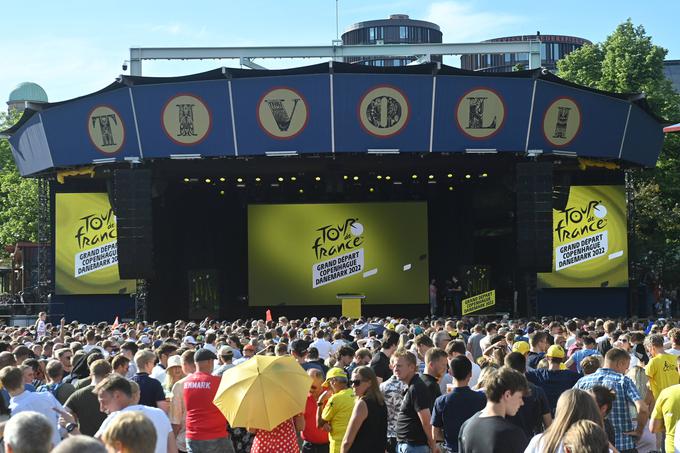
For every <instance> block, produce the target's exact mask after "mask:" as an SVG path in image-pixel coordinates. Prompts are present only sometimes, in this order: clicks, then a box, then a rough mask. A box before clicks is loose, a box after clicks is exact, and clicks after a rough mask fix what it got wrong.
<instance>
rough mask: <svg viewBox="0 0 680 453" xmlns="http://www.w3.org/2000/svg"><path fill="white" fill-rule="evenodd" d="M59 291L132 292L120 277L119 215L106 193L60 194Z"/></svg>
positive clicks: (132, 286) (130, 284)
mask: <svg viewBox="0 0 680 453" xmlns="http://www.w3.org/2000/svg"><path fill="white" fill-rule="evenodd" d="M55 212H56V213H55V216H56V222H55V223H56V231H55V242H56V253H55V273H56V293H57V294H128V293H132V292H134V290H135V281H134V280H121V279H120V277H119V276H118V251H117V240H116V236H117V233H116V216H115V215H114V214H113V210H112V209H111V204H110V203H109V199H108V196H107V194H106V193H58V194H56V209H55Z"/></svg>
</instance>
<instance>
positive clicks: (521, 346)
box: [512, 341, 531, 354]
mask: <svg viewBox="0 0 680 453" xmlns="http://www.w3.org/2000/svg"><path fill="white" fill-rule="evenodd" d="M530 349H531V347H530V346H529V343H527V342H526V341H515V342H514V343H513V344H512V352H519V353H520V354H526V353H527V352H529V350H530Z"/></svg>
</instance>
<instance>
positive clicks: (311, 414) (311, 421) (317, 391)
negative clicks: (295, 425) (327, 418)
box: [300, 368, 329, 453]
mask: <svg viewBox="0 0 680 453" xmlns="http://www.w3.org/2000/svg"><path fill="white" fill-rule="evenodd" d="M307 374H308V375H309V376H310V377H311V378H312V385H311V387H310V389H309V394H308V395H307V403H306V405H305V412H304V414H305V427H304V429H303V430H302V432H301V433H300V437H301V438H302V448H301V452H302V453H328V449H329V445H328V432H327V431H325V430H323V429H321V428H320V427H319V426H318V425H317V418H316V411H317V405H316V404H317V401H318V400H319V397H320V396H321V392H322V385H323V381H324V378H323V373H322V372H321V371H319V370H317V369H316V368H310V369H309V370H307ZM322 410H323V408H322Z"/></svg>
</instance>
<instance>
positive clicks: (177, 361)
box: [163, 355, 184, 399]
mask: <svg viewBox="0 0 680 453" xmlns="http://www.w3.org/2000/svg"><path fill="white" fill-rule="evenodd" d="M183 377H184V373H183V372H182V358H181V357H180V356H178V355H173V356H171V357H170V358H169V359H168V364H167V366H166V369H165V381H164V382H163V391H164V392H165V398H166V399H168V398H171V397H172V387H173V386H174V385H175V383H176V382H177V381H179V380H180V379H182V378H183Z"/></svg>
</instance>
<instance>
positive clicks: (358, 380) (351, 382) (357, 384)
mask: <svg viewBox="0 0 680 453" xmlns="http://www.w3.org/2000/svg"><path fill="white" fill-rule="evenodd" d="M362 382H364V381H362V380H361V379H354V380H352V381H349V383H350V385H351V386H352V387H358V386H360V385H361V383H362Z"/></svg>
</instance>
